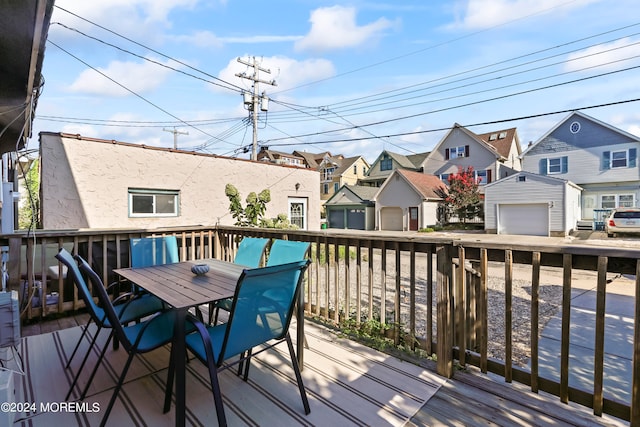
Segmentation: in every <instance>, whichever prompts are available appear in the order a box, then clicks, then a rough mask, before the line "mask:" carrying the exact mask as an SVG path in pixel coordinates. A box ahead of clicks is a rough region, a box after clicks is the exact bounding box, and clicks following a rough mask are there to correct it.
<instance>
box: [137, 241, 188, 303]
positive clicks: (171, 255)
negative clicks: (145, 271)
mask: <svg viewBox="0 0 640 427" xmlns="http://www.w3.org/2000/svg"><path fill="white" fill-rule="evenodd" d="M129 251H130V254H131V267H132V268H142V267H151V266H154V265H162V264H173V263H176V262H180V259H179V257H178V239H177V238H176V236H160V237H135V238H132V239H129ZM131 286H132V291H133V292H135V293H140V292H141V290H140V289H138V287H137V286H136V285H135V283H132V284H131ZM143 293H144V292H143ZM150 298H156V299H157V300H158V302H161V301H160V299H158V298H157V297H155V296H150ZM162 304H163V305H164V303H162Z"/></svg>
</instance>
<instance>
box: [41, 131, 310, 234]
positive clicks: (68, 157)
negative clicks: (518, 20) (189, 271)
mask: <svg viewBox="0 0 640 427" xmlns="http://www.w3.org/2000/svg"><path fill="white" fill-rule="evenodd" d="M40 157H41V186H42V187H41V210H42V225H43V228H45V229H82V228H94V229H96V228H155V227H171V226H190V225H204V226H212V225H216V224H222V225H233V224H234V223H235V220H234V219H233V218H232V217H231V214H230V213H229V199H228V198H227V196H226V195H225V186H226V185H227V184H233V185H234V186H235V187H236V188H237V189H238V191H239V193H240V196H241V199H242V201H243V205H244V204H245V199H246V197H247V195H248V194H249V193H251V192H255V193H260V192H261V191H262V190H264V189H268V190H269V191H270V193H271V201H270V202H269V203H268V204H267V212H266V217H267V218H273V217H276V216H277V215H278V214H287V216H288V217H289V219H290V221H291V222H292V223H296V224H298V225H300V226H301V228H303V229H308V230H317V229H319V228H320V191H319V189H320V178H319V174H318V172H317V171H314V170H310V169H303V168H298V167H293V166H285V165H275V164H271V163H265V162H257V161H249V160H240V159H232V158H228V157H221V156H216V155H210V154H201V153H195V152H187V151H181V150H174V149H166V148H157V147H149V146H144V145H139V144H131V143H124V142H118V141H109V140H102V139H95V138H86V137H82V136H80V135H70V134H61V133H50V132H42V133H40Z"/></svg>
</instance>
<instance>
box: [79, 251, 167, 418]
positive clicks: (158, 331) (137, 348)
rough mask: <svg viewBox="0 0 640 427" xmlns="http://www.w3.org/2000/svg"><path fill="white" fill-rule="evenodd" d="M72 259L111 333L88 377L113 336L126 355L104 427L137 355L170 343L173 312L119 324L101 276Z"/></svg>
mask: <svg viewBox="0 0 640 427" xmlns="http://www.w3.org/2000/svg"><path fill="white" fill-rule="evenodd" d="M75 259H76V260H77V262H78V264H79V265H80V270H82V272H83V273H85V274H86V275H87V277H88V278H89V280H90V281H91V283H92V284H93V287H94V289H95V290H96V296H97V297H98V301H99V302H100V304H102V306H103V307H104V312H105V314H106V316H107V319H108V320H109V322H110V323H111V325H112V328H111V334H109V338H108V339H107V343H106V345H105V346H104V347H103V349H102V352H101V353H100V356H99V357H98V361H97V362H96V364H95V366H94V368H93V372H92V374H91V376H92V377H93V376H94V375H95V373H96V371H97V370H98V367H99V366H100V364H101V363H102V360H103V359H104V356H105V353H106V350H107V348H108V347H109V341H110V340H111V339H112V338H114V337H115V339H117V340H118V341H119V342H120V344H121V346H122V347H123V348H124V350H125V351H126V352H127V354H128V357H127V361H126V362H125V364H124V367H123V368H122V372H121V373H120V376H119V377H118V383H117V384H116V387H115V389H114V390H113V394H112V395H111V400H109V404H108V405H107V407H106V409H104V410H103V411H104V413H103V416H102V421H101V422H100V426H101V427H103V426H104V425H105V424H106V422H107V419H108V418H109V414H110V413H111V410H112V409H113V405H114V403H115V401H116V398H117V397H118V393H120V390H121V389H122V385H123V384H124V380H125V378H126V376H127V371H128V370H129V367H130V366H131V362H132V361H133V358H134V357H135V356H136V355H138V354H143V353H148V352H150V351H152V350H155V349H157V348H159V347H162V346H164V345H166V344H169V343H170V342H171V341H172V340H173V326H174V323H175V312H174V311H173V310H169V311H164V312H162V313H160V314H158V315H156V316H153V317H151V318H149V319H146V320H144V321H142V322H140V323H136V324H133V325H131V326H123V325H121V324H120V323H119V321H118V314H117V313H116V310H115V308H114V306H113V305H112V304H111V300H110V299H109V296H108V295H107V292H106V291H105V288H104V286H103V284H102V280H100V277H99V276H98V275H97V274H96V272H95V271H93V269H92V268H91V266H90V265H89V264H88V263H87V262H86V261H85V260H84V259H82V258H81V257H80V256H77V255H76V256H75Z"/></svg>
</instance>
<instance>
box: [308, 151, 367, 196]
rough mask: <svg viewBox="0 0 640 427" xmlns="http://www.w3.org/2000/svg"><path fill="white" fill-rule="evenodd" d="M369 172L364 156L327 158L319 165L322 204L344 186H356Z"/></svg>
mask: <svg viewBox="0 0 640 427" xmlns="http://www.w3.org/2000/svg"><path fill="white" fill-rule="evenodd" d="M368 170H369V163H368V162H367V161H366V160H365V159H364V157H362V156H355V157H347V158H344V157H342V156H336V157H332V156H329V155H327V156H325V158H324V159H323V160H322V162H320V164H319V165H318V172H320V187H321V188H320V198H321V200H322V203H324V201H326V200H329V199H330V198H331V196H333V195H334V194H335V193H336V192H338V190H339V189H340V188H341V187H342V186H343V185H355V184H356V183H357V182H358V180H360V179H362V178H363V177H364V176H365V174H366V173H367V171H368Z"/></svg>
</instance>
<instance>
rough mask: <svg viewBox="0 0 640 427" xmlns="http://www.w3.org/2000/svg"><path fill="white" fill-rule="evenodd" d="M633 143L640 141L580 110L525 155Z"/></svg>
mask: <svg viewBox="0 0 640 427" xmlns="http://www.w3.org/2000/svg"><path fill="white" fill-rule="evenodd" d="M630 142H640V138H639V137H637V136H635V135H632V134H630V133H628V132H625V131H623V130H621V129H618V128H616V127H614V126H611V125H609V124H607V123H604V122H602V121H600V120H598V119H595V118H593V117H590V116H588V115H586V114H584V113H582V112H580V111H574V112H572V113H570V114H569V115H568V116H566V117H565V118H564V119H562V120H561V121H560V122H559V123H558V124H556V125H555V126H554V127H553V128H551V129H550V130H549V131H548V132H547V133H545V134H544V135H543V136H542V137H541V138H540V139H538V140H537V141H536V142H535V143H533V144H531V145H530V146H529V147H527V149H526V150H524V152H522V154H521V156H525V155H527V154H540V153H549V152H552V153H557V152H563V151H572V150H580V149H586V148H593V147H601V146H611V145H616V144H628V143H630Z"/></svg>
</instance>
